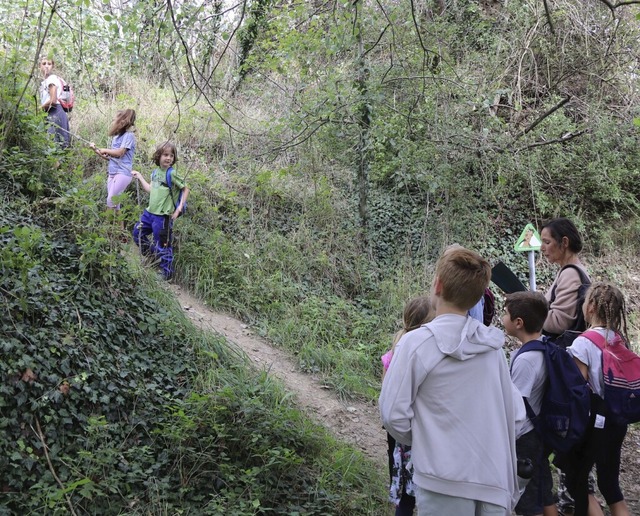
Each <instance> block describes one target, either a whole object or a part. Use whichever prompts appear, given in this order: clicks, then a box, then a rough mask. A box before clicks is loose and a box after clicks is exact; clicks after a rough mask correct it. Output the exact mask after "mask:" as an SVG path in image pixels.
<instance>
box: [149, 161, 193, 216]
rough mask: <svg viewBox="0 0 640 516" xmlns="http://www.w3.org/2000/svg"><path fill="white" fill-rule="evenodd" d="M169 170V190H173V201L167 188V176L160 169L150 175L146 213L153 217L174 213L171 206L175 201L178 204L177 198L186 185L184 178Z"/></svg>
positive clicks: (174, 208)
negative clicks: (151, 214) (149, 191)
mask: <svg viewBox="0 0 640 516" xmlns="http://www.w3.org/2000/svg"><path fill="white" fill-rule="evenodd" d="M169 170H171V190H173V200H172V199H171V192H170V191H169V187H168V186H167V183H166V181H167V174H166V172H165V171H164V170H162V169H161V168H156V169H155V170H154V171H153V173H152V174H151V193H150V194H149V206H148V207H147V211H148V212H149V213H153V214H154V215H172V214H173V212H174V211H176V207H175V205H174V204H173V201H174V200H175V202H176V204H178V196H179V195H180V190H182V189H183V188H184V187H185V186H186V184H185V182H184V178H183V177H182V176H180V175H178V174H177V173H176V171H175V170H174V169H173V168H170V169H169Z"/></svg>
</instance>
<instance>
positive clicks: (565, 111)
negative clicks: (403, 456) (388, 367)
mask: <svg viewBox="0 0 640 516" xmlns="http://www.w3.org/2000/svg"><path fill="white" fill-rule="evenodd" d="M543 4H544V3H542V2H537V1H533V0H531V1H524V2H508V3H506V2H505V3H501V2H484V1H483V2H477V1H475V0H457V1H456V2H450V1H448V0H434V1H412V2H411V3H410V9H408V6H407V5H406V4H404V3H402V2H373V3H367V2H351V3H349V2H347V3H344V2H343V3H340V2H337V3H336V2H323V1H309V2H298V3H296V4H290V3H278V2H272V1H257V2H251V3H240V4H238V5H237V6H234V7H232V8H231V9H230V10H227V7H226V6H225V5H223V3H222V2H218V1H202V2H190V3H189V2H178V3H177V4H176V3H164V2H160V3H154V4H153V5H152V4H149V3H148V2H138V1H134V2H131V3H128V4H127V5H126V6H124V5H123V6H116V5H115V4H112V3H99V2H77V1H75V0H73V1H72V0H68V1H58V2H54V3H53V4H46V5H45V4H43V5H44V8H43V9H44V10H43V11H42V12H38V13H37V14H35V13H31V12H30V11H29V10H28V9H27V6H26V4H25V3H24V2H20V1H18V2H13V3H11V4H6V5H5V4H3V5H2V6H0V17H2V19H3V20H6V21H7V24H6V25H5V26H3V28H2V29H1V30H2V35H3V41H5V42H6V43H5V47H4V48H3V50H2V51H0V63H1V64H0V74H1V77H2V79H3V80H2V81H0V89H1V90H0V91H1V95H0V103H1V104H0V134H1V136H2V138H0V152H1V153H2V160H1V162H0V200H2V202H3V208H2V210H1V211H0V242H1V243H2V246H1V247H0V270H1V271H2V276H1V279H0V292H1V297H0V300H1V301H2V310H3V317H2V321H1V322H0V328H1V333H0V346H1V349H2V355H1V357H2V360H0V371H1V374H2V379H3V383H2V386H1V387H0V394H1V396H0V404H1V408H2V416H1V418H0V421H1V423H0V432H2V435H0V437H1V438H0V454H1V455H2V456H7V457H9V460H8V462H7V463H6V464H0V479H1V480H0V492H2V494H1V495H0V496H1V497H2V498H1V501H2V503H5V504H8V505H7V506H8V507H9V508H10V509H9V510H11V511H14V512H19V513H33V514H37V513H42V512H47V511H49V512H51V513H56V512H58V513H62V512H65V511H67V510H71V509H70V508H71V507H76V508H77V509H78V512H81V511H82V510H85V509H86V508H88V507H92V508H95V507H99V508H100V512H102V513H106V514H111V513H113V514H119V513H127V512H130V513H139V514H143V513H155V512H166V513H171V512H172V511H176V512H179V511H183V512H185V513H188V512H190V511H191V512H192V513H196V514H202V513H211V514H216V513H220V512H225V514H226V513H228V514H264V513H269V512H279V513H288V514H296V513H300V514H323V513H324V514H357V513H363V514H375V513H376V512H377V511H379V512H382V511H383V510H384V503H383V500H384V499H385V497H386V495H385V493H384V488H383V487H381V486H382V481H381V479H383V478H384V474H385V472H384V471H373V468H371V467H370V465H368V464H367V463H366V461H365V460H364V459H363V458H362V457H361V456H360V455H358V454H357V453H355V452H353V451H352V450H350V449H348V448H344V447H342V446H341V445H338V444H336V443H335V442H334V441H333V440H332V438H331V437H330V436H328V435H326V433H325V432H324V431H323V430H321V429H319V428H317V427H315V426H314V425H312V424H311V423H309V421H307V420H306V419H304V418H303V417H302V416H301V415H300V413H299V412H297V411H296V409H295V408H294V406H293V403H292V401H291V400H290V399H289V396H288V395H287V393H285V392H283V391H282V388H281V387H280V386H279V385H278V384H277V383H275V382H274V381H273V380H272V379H271V378H270V377H269V376H265V375H261V374H256V373H254V372H252V371H251V370H250V369H249V368H248V366H247V364H245V363H244V362H242V360H240V359H239V358H238V357H237V356H235V354H234V353H232V352H230V351H229V350H228V349H227V348H226V346H225V344H224V342H222V341H221V340H220V339H217V338H213V337H210V336H206V335H203V334H201V333H199V332H197V331H195V330H194V329H193V328H191V327H190V326H189V325H188V324H187V323H186V322H185V320H184V319H183V317H182V316H181V315H180V314H179V310H177V307H175V306H174V304H175V303H174V302H173V301H172V300H171V298H170V296H169V295H168V294H167V293H166V291H165V290H163V289H162V288H161V287H159V285H158V282H157V278H156V277H155V276H154V274H153V272H152V268H149V269H145V268H144V267H143V266H141V264H140V262H139V260H138V258H137V254H136V253H135V252H134V251H133V250H132V249H131V248H130V247H129V246H126V245H124V246H123V245H122V244H121V243H120V238H121V237H122V236H123V235H122V232H121V231H120V230H119V225H120V222H124V224H125V226H126V227H130V226H131V225H132V224H133V223H134V221H135V220H136V219H137V217H138V216H139V213H140V212H141V210H142V208H143V207H144V206H145V205H146V202H147V197H146V195H145V194H144V192H141V191H136V190H135V189H134V188H133V187H131V188H130V189H129V191H128V192H127V193H126V194H125V195H124V196H123V197H124V199H123V206H124V208H123V210H122V212H121V213H120V214H119V216H118V219H117V220H113V219H110V218H109V217H108V216H106V215H105V214H104V213H103V204H104V195H105V192H104V166H105V165H104V162H102V160H100V159H98V158H97V157H96V156H95V155H94V154H93V153H91V152H88V151H87V150H86V149H84V148H83V145H82V140H76V141H75V145H74V147H73V149H72V150H71V151H70V152H68V153H60V152H59V151H58V150H56V149H55V147H52V146H51V145H50V143H49V142H48V141H47V139H46V137H45V136H44V132H45V126H44V121H43V117H42V114H41V113H39V112H38V110H37V107H36V104H35V103H34V101H33V92H34V91H35V90H36V88H37V84H38V79H37V78H36V77H35V76H30V74H32V71H36V72H37V67H35V66H34V63H36V62H37V59H38V55H39V54H42V53H47V54H48V53H53V54H55V57H56V64H57V66H58V67H59V69H60V70H61V73H62V75H63V76H64V77H65V78H66V79H67V80H68V81H71V82H72V83H73V84H74V88H75V90H76V95H77V97H78V98H77V102H76V107H75V108H74V112H73V113H72V115H71V126H72V130H73V132H74V133H76V134H78V135H79V136H80V137H81V138H82V139H86V140H89V141H95V142H97V143H98V144H99V145H100V146H108V139H107V136H106V133H107V128H108V125H109V123H110V121H111V120H112V119H113V115H114V114H115V112H116V111H117V110H118V109H123V108H130V107H134V108H135V109H136V111H137V113H138V119H137V137H138V148H137V154H136V161H135V168H136V169H138V170H140V171H141V172H142V173H143V174H144V175H145V176H147V177H148V175H149V173H150V171H151V169H152V164H151V163H150V160H149V156H150V154H151V153H152V152H153V149H154V148H155V146H156V145H157V144H158V143H161V142H164V141H166V140H172V141H174V142H176V144H177V145H178V150H179V161H178V164H177V166H178V168H179V170H180V171H181V172H182V173H183V174H185V175H186V177H187V181H188V183H189V186H190V187H191V190H192V192H193V193H192V196H191V197H190V200H189V214H188V216H186V217H182V218H181V219H180V220H179V221H178V222H177V224H176V233H175V234H176V242H175V247H176V260H177V275H176V281H177V282H179V283H180V284H181V285H182V286H183V287H184V288H187V289H188V290H189V291H190V292H192V293H194V294H195V295H197V296H199V297H200V298H201V299H203V300H204V301H206V302H207V304H208V305H209V306H211V307H214V308H217V309H220V310H226V311H228V312H231V313H233V314H235V315H237V316H239V317H241V318H243V319H244V320H245V321H246V322H247V323H250V324H252V325H253V326H254V327H255V328H256V329H257V331H258V332H259V333H260V334H261V335H263V336H265V337H267V338H268V339H269V340H270V341H272V342H273V343H275V344H276V345H278V346H281V347H282V348H283V349H286V350H288V351H289V352H290V353H291V355H292V356H295V357H296V358H297V360H298V362H299V364H300V366H301V368H302V369H303V370H305V371H308V372H313V373H317V374H319V375H321V376H322V378H323V380H324V382H325V383H326V384H327V385H329V386H331V387H332V388H333V389H334V390H335V391H336V392H337V393H338V394H339V395H340V396H343V397H345V398H349V397H357V398H362V399H365V400H368V401H370V402H374V401H375V399H376V398H377V393H378V388H379V381H380V367H379V357H380V355H381V354H382V353H384V351H386V349H387V348H388V346H389V344H390V340H391V336H392V335H393V333H394V332H395V331H396V330H397V329H398V328H399V318H400V314H401V311H402V306H403V303H404V302H405V301H406V300H408V299H409V298H410V297H412V296H414V295H416V294H419V293H424V292H425V291H427V290H428V289H429V286H430V283H431V276H432V268H433V264H434V261H435V259H436V257H437V256H438V255H439V254H440V252H441V251H442V249H443V248H444V247H445V246H446V245H448V244H451V243H453V242H458V243H461V244H463V245H466V246H469V247H472V248H475V249H476V250H478V251H480V252H481V253H482V254H483V255H485V256H486V257H487V258H489V259H490V260H491V261H497V260H502V261H504V262H505V263H506V264H507V265H509V266H510V267H511V268H512V269H513V270H514V271H516V272H517V273H518V274H519V275H520V277H521V278H522V279H523V280H525V278H526V276H527V274H528V269H527V263H526V260H524V259H523V256H522V255H520V254H517V253H515V252H514V251H513V244H514V243H515V240H516V239H517V237H518V235H519V233H520V231H521V230H522V228H523V227H524V226H525V225H526V224H527V223H530V222H531V223H534V224H540V223H541V222H542V221H543V220H545V219H547V218H550V217H554V216H558V215H566V216H570V217H572V218H573V219H574V220H575V221H576V222H577V224H578V226H579V228H580V230H581V231H582V232H583V234H584V236H585V242H586V249H585V251H586V253H585V254H586V260H587V263H588V265H589V267H590V268H591V271H592V273H593V274H592V275H593V276H594V277H598V278H602V279H612V280H614V281H616V282H617V283H618V284H620V285H621V286H622V287H623V288H624V287H629V289H630V292H632V293H635V290H633V286H634V280H633V278H634V274H636V273H635V272H633V270H631V271H630V270H629V268H630V267H631V265H629V264H632V263H633V261H634V260H635V259H636V255H637V250H638V244H637V242H638V236H639V234H640V223H639V218H638V214H639V208H640V206H638V203H639V199H640V191H639V188H640V187H639V186H638V185H639V184H640V182H639V181H638V179H639V178H638V174H639V173H640V172H639V170H640V155H639V152H640V151H639V150H638V145H637V139H638V130H639V127H638V126H639V122H638V120H639V115H638V110H637V106H638V100H639V99H638V91H637V86H636V84H635V83H636V82H637V77H636V75H637V74H636V68H637V53H638V43H637V42H638V25H637V16H638V15H637V11H636V7H633V6H630V5H629V6H620V7H614V8H609V7H608V6H607V5H605V4H606V2H603V1H602V0H588V2H587V4H588V8H585V6H584V2H582V1H578V0H558V1H556V2H553V3H549V5H551V4H553V5H552V7H551V9H550V10H549V11H545V9H544V5H543ZM454 6H455V8H454ZM9 27H12V28H14V29H15V30H9ZM612 255H615V256H616V257H620V260H619V261H618V260H616V262H615V263H613V261H612V259H611V256H612ZM537 273H538V283H539V284H540V285H546V284H548V283H549V281H550V280H551V278H552V276H553V273H554V271H553V270H552V269H551V268H550V267H549V266H547V265H546V264H545V263H542V262H539V263H538V271H537ZM497 297H498V301H500V294H499V293H498V296H497ZM639 304H640V302H638V300H637V299H636V297H633V296H632V298H631V299H630V307H631V311H632V313H631V314H630V316H629V320H630V321H631V322H632V323H633V324H634V329H636V331H637V315H636V312H637V309H638V306H639ZM383 445H384V444H383V443H381V446H383ZM45 451H46V453H45ZM47 456H48V457H47ZM48 459H49V460H50V461H49V460H48ZM2 468H4V469H2ZM34 493H36V494H34Z"/></svg>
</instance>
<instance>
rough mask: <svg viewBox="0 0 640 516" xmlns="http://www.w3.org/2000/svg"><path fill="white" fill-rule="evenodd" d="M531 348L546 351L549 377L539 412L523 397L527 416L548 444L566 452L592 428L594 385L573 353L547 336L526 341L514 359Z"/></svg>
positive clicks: (531, 349)
mask: <svg viewBox="0 0 640 516" xmlns="http://www.w3.org/2000/svg"><path fill="white" fill-rule="evenodd" d="M528 351H540V352H542V353H543V355H544V363H545V366H546V368H547V372H548V379H547V385H546V387H545V390H544V394H543V396H542V405H541V407H540V413H539V414H536V413H535V412H534V411H533V409H532V408H531V405H529V402H528V401H527V399H526V398H524V404H525V408H526V409H527V416H528V417H529V419H530V420H531V421H532V422H533V426H534V427H535V429H536V431H537V432H538V434H539V435H540V438H541V439H542V441H543V442H544V443H545V444H547V445H548V446H549V447H551V449H552V450H553V451H555V452H557V453H565V452H567V451H569V450H570V449H571V448H573V447H574V446H575V445H576V444H578V443H579V442H580V441H581V440H582V438H583V437H584V435H585V433H586V431H587V429H588V428H589V411H590V409H591V388H590V387H589V384H588V383H587V381H586V380H585V379H584V376H582V373H581V372H580V369H578V366H577V365H576V363H575V361H574V359H573V357H572V356H571V355H570V354H569V353H568V352H567V351H566V350H565V349H563V348H560V347H559V346H557V345H556V344H554V343H553V342H551V341H550V340H549V339H547V338H546V337H543V338H542V341H540V340H532V341H529V342H527V343H526V344H525V345H524V346H522V348H521V350H520V352H519V353H518V355H517V356H516V358H515V359H514V362H515V360H517V359H518V357H519V356H520V354H522V353H526V352H528ZM511 367H513V363H512V364H511Z"/></svg>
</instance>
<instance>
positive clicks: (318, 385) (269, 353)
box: [171, 285, 640, 516]
mask: <svg viewBox="0 0 640 516" xmlns="http://www.w3.org/2000/svg"><path fill="white" fill-rule="evenodd" d="M171 290H172V291H173V292H174V293H175V295H176V297H177V299H178V300H179V302H180V305H181V306H182V308H183V310H184V312H185V314H186V315H187V317H189V319H191V321H193V323H194V324H195V325H196V326H197V327H199V328H201V329H204V330H208V331H212V332H215V333H218V334H220V335H223V336H224V337H225V338H226V339H227V341H228V342H229V343H230V344H232V345H235V346H237V347H238V348H239V349H241V350H242V351H243V352H244V353H245V354H246V355H247V356H248V357H249V358H250V359H251V360H252V361H253V363H254V364H255V365H256V367H258V368H260V369H264V370H266V371H268V372H269V373H270V374H272V375H274V376H275V377H277V378H279V379H280V380H281V381H282V382H283V384H284V385H285V387H286V389H287V390H288V391H290V392H291V393H293V394H294V395H295V396H296V398H297V402H298V405H299V407H300V409H301V410H304V411H305V412H306V413H307V414H308V415H309V416H310V417H311V418H312V419H314V420H315V421H317V422H319V423H320V424H321V425H323V426H324V427H325V428H327V429H329V430H330V431H331V432H333V434H334V435H335V436H336V437H337V438H339V439H341V440H343V441H344V442H346V443H349V444H351V445H352V446H354V447H355V448H357V449H360V450H361V451H362V452H363V454H364V455H365V456H367V457H369V458H370V459H371V460H373V461H374V462H375V463H376V464H378V466H379V467H380V468H381V471H386V470H387V467H388V466H387V453H386V433H385V431H384V430H383V429H382V426H381V424H380V417H379V413H378V408H377V406H375V405H373V404H367V403H362V402H357V401H352V402H349V403H345V402H343V401H341V400H339V399H338V398H337V397H336V396H335V394H334V393H333V392H332V391H330V390H329V389H327V387H326V386H325V385H324V384H323V382H322V379H321V378H319V377H317V376H314V375H310V374H306V373H302V372H301V371H300V370H299V368H298V365H297V364H296V363H295V361H293V360H292V359H291V358H290V357H289V355H288V354H287V353H286V352H284V351H282V350H280V349H277V348H275V347H273V346H271V345H270V344H269V343H268V342H267V341H265V340H264V339H262V338H261V337H259V336H257V335H255V334H254V333H253V332H252V331H251V328H249V326H247V325H246V324H244V323H243V322H242V321H239V320H237V319H235V318H234V317H231V316H229V315H226V314H222V313H219V312H215V311H213V310H211V309H210V308H208V307H207V306H206V305H205V304H204V303H202V302H201V301H199V300H198V299H196V298H194V297H193V296H191V295H190V294H189V293H187V292H185V291H184V290H183V289H181V288H180V287H177V286H175V285H171ZM639 480H640V428H639V425H634V426H630V427H629V431H628V433H627V437H626V438H625V441H624V445H623V448H622V467H621V472H620V484H621V487H622V491H623V493H624V495H625V499H626V500H627V504H628V505H629V510H630V511H631V514H632V515H638V516H640V484H639ZM605 514H609V513H608V511H606V510H605Z"/></svg>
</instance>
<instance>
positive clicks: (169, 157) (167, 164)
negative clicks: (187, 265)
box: [131, 142, 189, 279]
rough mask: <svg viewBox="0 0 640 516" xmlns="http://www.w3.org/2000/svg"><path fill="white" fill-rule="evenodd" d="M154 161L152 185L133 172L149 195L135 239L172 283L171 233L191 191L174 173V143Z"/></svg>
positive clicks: (160, 149) (161, 149) (158, 152)
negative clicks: (156, 261) (153, 258)
mask: <svg viewBox="0 0 640 516" xmlns="http://www.w3.org/2000/svg"><path fill="white" fill-rule="evenodd" d="M153 161H154V163H155V164H156V165H158V167H159V168H156V169H155V170H154V171H153V173H152V174H151V184H149V183H147V181H145V179H144V177H142V174H140V172H138V171H136V170H133V171H132V172H131V175H132V176H133V177H135V178H136V180H137V181H139V182H140V184H141V185H142V188H144V189H145V191H146V192H149V206H148V207H147V209H145V210H144V212H143V213H142V217H140V222H138V223H137V224H136V225H135V227H134V228H133V239H134V241H135V243H136V245H137V246H138V247H139V248H140V251H141V252H142V254H143V255H144V256H155V257H156V258H157V259H158V261H159V265H160V270H161V271H162V274H163V276H164V277H165V279H169V278H171V276H172V275H173V247H172V246H171V243H172V238H171V230H172V228H173V221H174V220H176V219H177V218H178V217H179V216H180V214H181V213H182V211H183V210H184V206H185V203H186V202H187V197H188V196H189V188H187V186H186V183H185V181H184V179H183V178H182V177H180V176H179V175H178V174H176V173H175V172H174V170H173V166H172V165H173V164H174V163H176V161H178V154H177V151H176V147H175V145H174V144H173V143H171V142H166V143H164V144H162V145H161V146H159V147H158V148H157V149H156V151H155V153H154V154H153ZM169 185H171V186H169ZM149 235H153V243H151V242H149Z"/></svg>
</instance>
